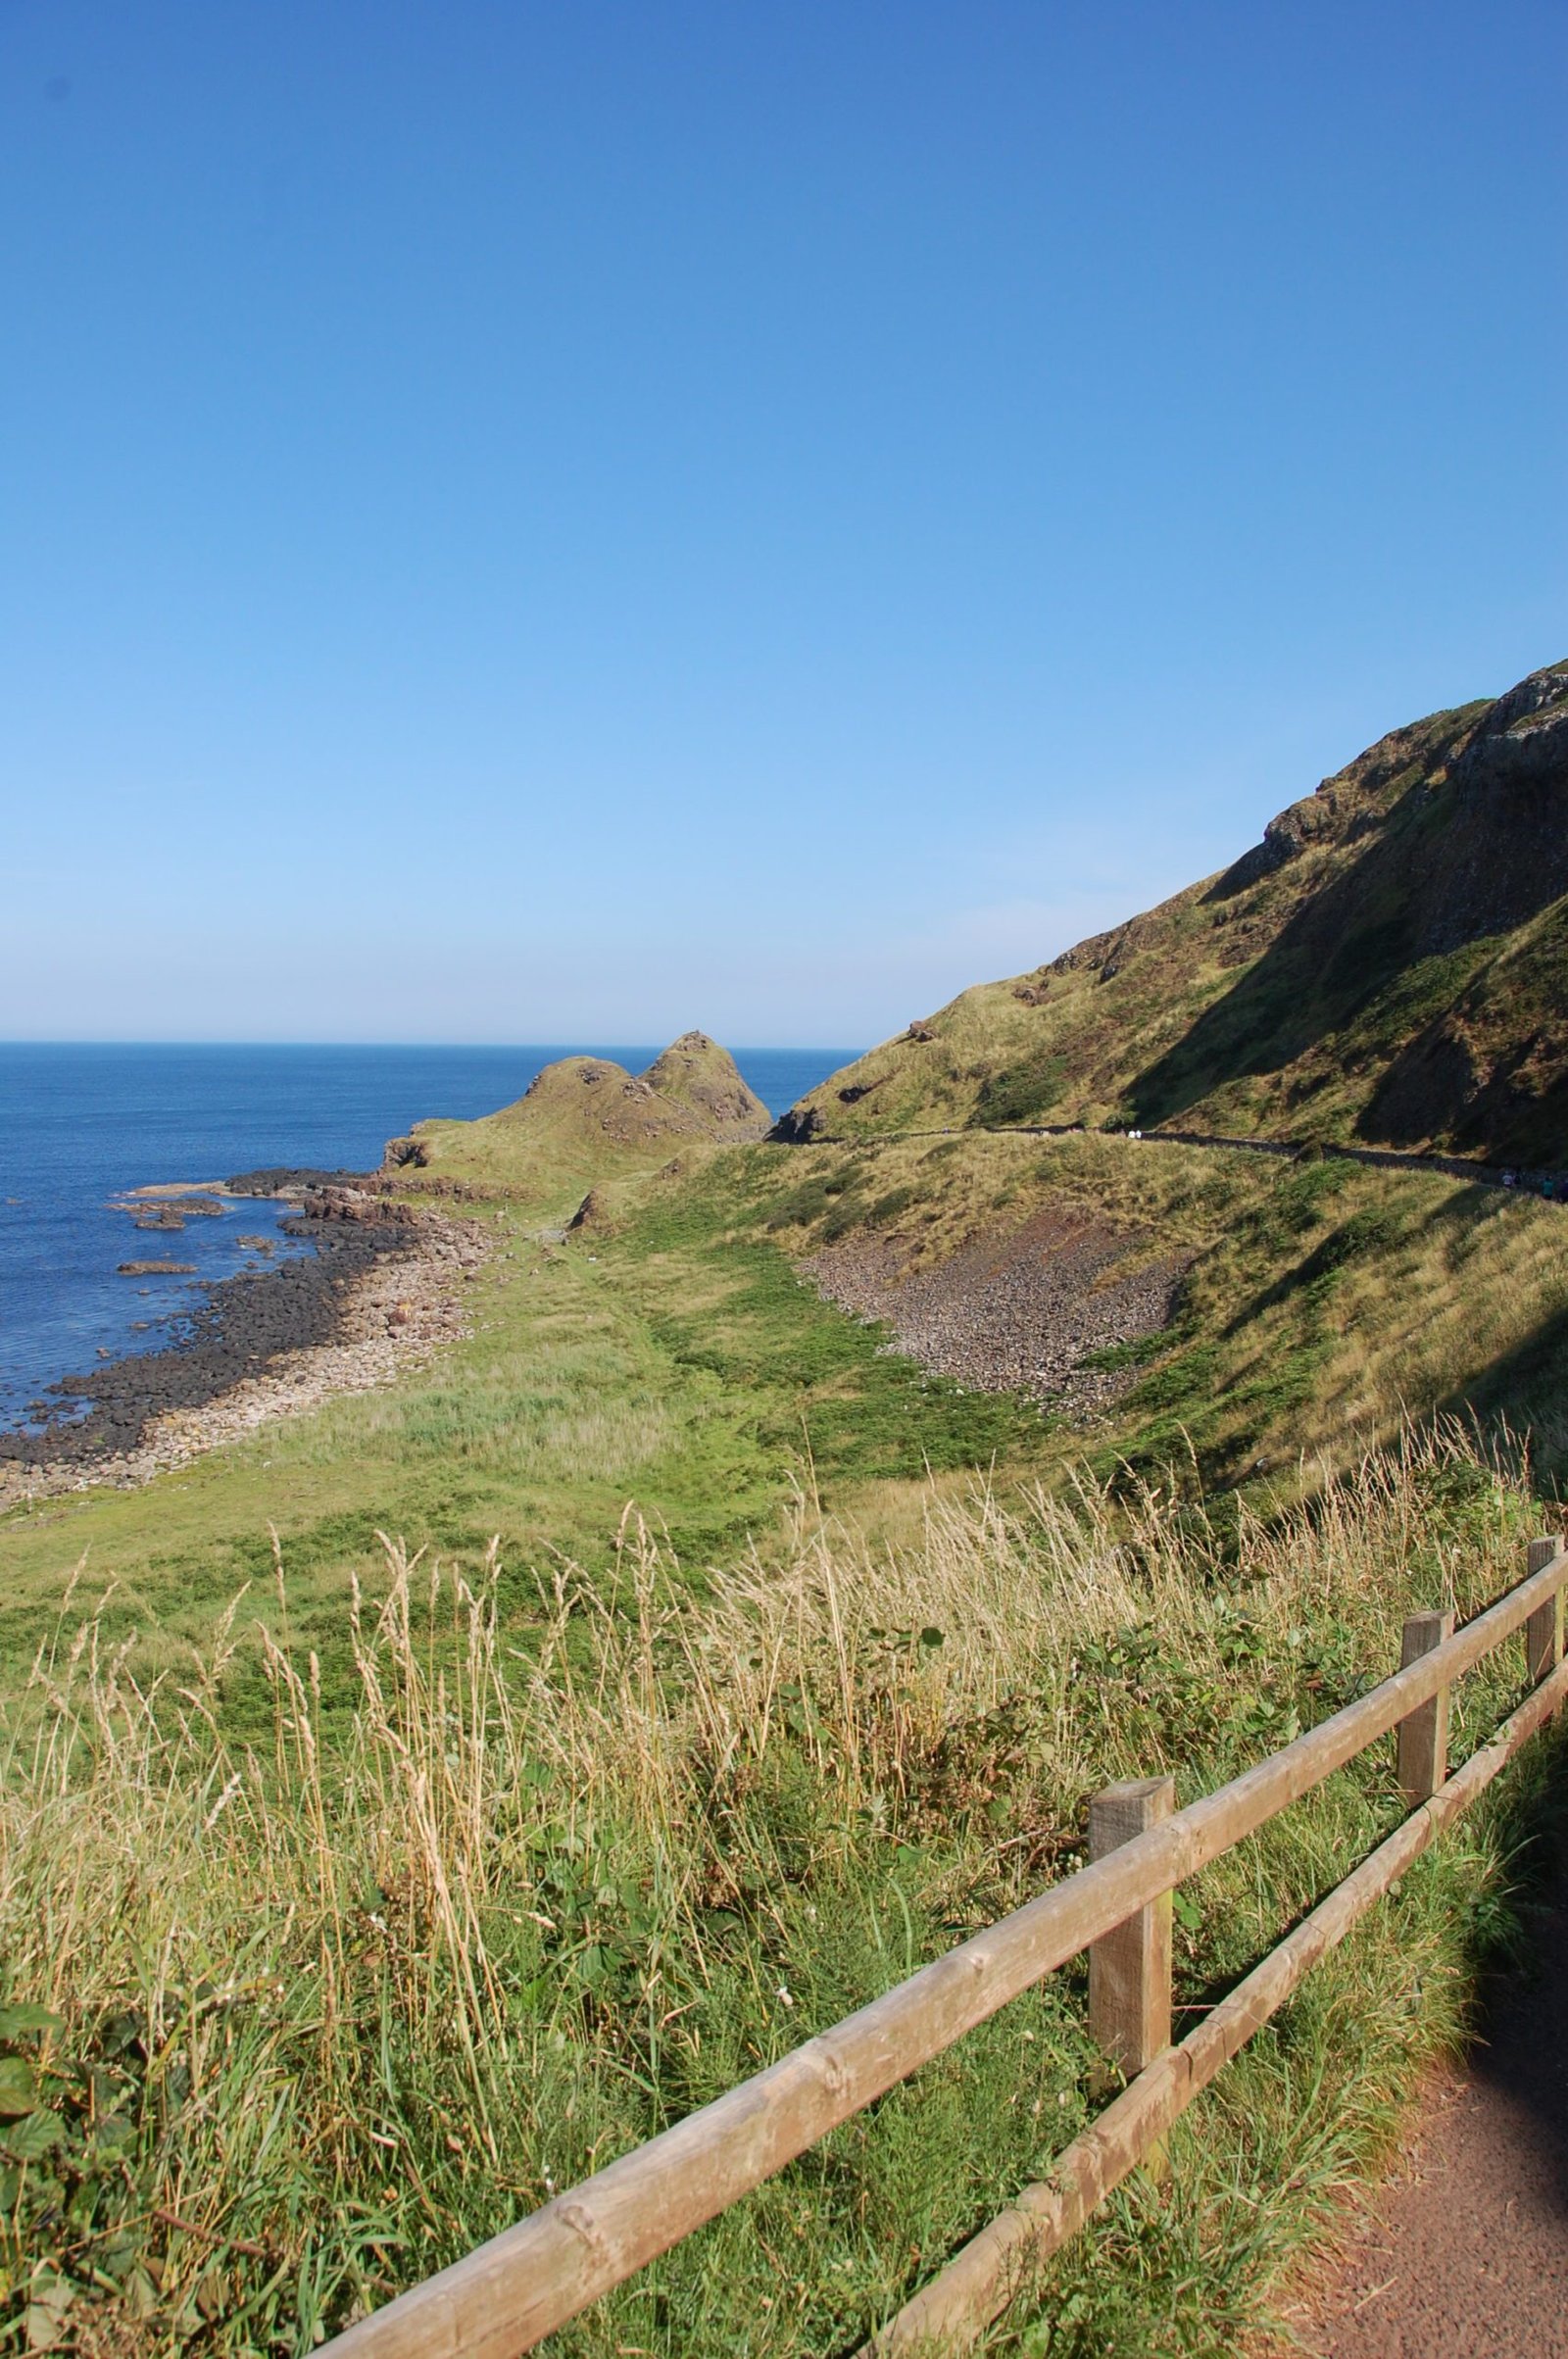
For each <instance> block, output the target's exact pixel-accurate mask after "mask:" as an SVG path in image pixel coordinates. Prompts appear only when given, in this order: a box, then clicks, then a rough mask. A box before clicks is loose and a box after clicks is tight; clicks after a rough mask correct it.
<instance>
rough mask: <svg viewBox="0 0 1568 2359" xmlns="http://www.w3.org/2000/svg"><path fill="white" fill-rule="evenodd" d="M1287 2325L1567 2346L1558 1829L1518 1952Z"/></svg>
mask: <svg viewBox="0 0 1568 2359" xmlns="http://www.w3.org/2000/svg"><path fill="white" fill-rule="evenodd" d="M1292 2324H1293V2325H1294V2326H1295V2328H1296V2331H1297V2333H1298V2334H1299V2335H1300V2338H1301V2343H1302V2346H1303V2348H1304V2349H1306V2350H1307V2351H1310V2352H1312V2353H1313V2354H1314V2359H1568V1840H1563V1839H1559V1841H1558V1843H1557V1845H1556V1858H1555V1871H1554V1874H1553V1876H1552V1878H1551V1880H1550V1882H1549V1884H1548V1887H1547V1891H1546V1905H1545V1907H1544V1913H1543V1916H1542V1919H1541V1922H1540V1926H1539V1932H1538V1938H1537V1940H1536V1941H1535V1943H1534V1945H1533V1952H1532V1955H1531V1957H1530V1959H1529V1961H1528V1963H1527V1964H1526V1965H1525V1967H1524V1968H1523V1969H1522V1970H1521V1971H1520V1972H1519V1973H1518V1974H1517V1975H1515V1976H1512V1977H1510V1978H1509V1979H1508V1980H1507V1981H1506V1982H1504V1983H1503V1984H1501V1985H1500V1986H1499V1987H1498V1989H1497V1990H1496V1992H1495V1996H1494V1999H1493V2001H1492V2004H1491V2007H1490V2010H1489V2014H1488V2017H1487V2020H1486V2021H1485V2024H1484V2026H1483V2037H1482V2038H1481V2039H1480V2040H1477V2042H1476V2045H1475V2047H1474V2049H1473V2050H1472V2052H1471V2054H1470V2056H1469V2058H1468V2059H1467V2061H1466V2064H1465V2066H1464V2068H1463V2069H1462V2070H1461V2071H1458V2072H1455V2073H1453V2074H1451V2075H1449V2076H1446V2077H1445V2078H1444V2079H1443V2080H1442V2081H1440V2082H1439V2083H1438V2084H1437V2086H1436V2087H1435V2088H1434V2089H1433V2090H1432V2092H1431V2094H1430V2097H1429V2101H1428V2103H1427V2105H1426V2107H1425V2110H1424V2112H1423V2114H1422V2116H1421V2117H1420V2119H1419V2121H1418V2124H1417V2135H1416V2137H1415V2138H1414V2139H1413V2140H1412V2143H1411V2148H1410V2151H1409V2154H1408V2155H1407V2157H1406V2159H1405V2163H1404V2166H1403V2168H1402V2169H1401V2170H1400V2171H1398V2172H1397V2175H1396V2177H1395V2178H1394V2180H1393V2181H1392V2183H1391V2184H1390V2185H1389V2186H1388V2187H1386V2188H1385V2189H1384V2190H1383V2191H1382V2193H1381V2194H1380V2195H1379V2197H1378V2198H1377V2201H1376V2204H1375V2207H1374V2210H1373V2212H1372V2214H1371V2216H1370V2217H1369V2218H1368V2220H1367V2221H1366V2223H1365V2224H1364V2227H1363V2230H1362V2233H1361V2235H1360V2236H1358V2237H1357V2238H1356V2239H1355V2241H1354V2242H1353V2243H1352V2244H1351V2246H1350V2248H1349V2250H1348V2253H1347V2254H1346V2255H1344V2256H1343V2260H1342V2264H1341V2272H1340V2274H1339V2276H1338V2277H1337V2278H1336V2279H1334V2280H1332V2281H1331V2283H1330V2284H1329V2285H1328V2286H1327V2287H1326V2288H1325V2290H1324V2292H1323V2294H1322V2296H1321V2297H1320V2298H1319V2299H1317V2300H1316V2301H1313V2302H1311V2303H1310V2304H1309V2305H1308V2311H1307V2315H1306V2316H1305V2317H1299V2318H1297V2319H1295V2320H1293V2321H1292Z"/></svg>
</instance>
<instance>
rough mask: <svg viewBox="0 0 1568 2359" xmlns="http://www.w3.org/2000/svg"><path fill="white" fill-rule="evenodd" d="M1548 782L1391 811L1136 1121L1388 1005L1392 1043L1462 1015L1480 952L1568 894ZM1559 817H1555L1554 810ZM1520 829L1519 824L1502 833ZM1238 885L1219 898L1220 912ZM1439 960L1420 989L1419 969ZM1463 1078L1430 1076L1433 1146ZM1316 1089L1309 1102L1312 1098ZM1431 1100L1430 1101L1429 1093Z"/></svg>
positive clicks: (1206, 1015)
mask: <svg viewBox="0 0 1568 2359" xmlns="http://www.w3.org/2000/svg"><path fill="white" fill-rule="evenodd" d="M1557 802H1560V797H1559V796H1557V794H1556V790H1555V788H1554V787H1553V786H1551V785H1550V784H1549V783H1548V784H1547V786H1546V787H1545V788H1544V789H1542V788H1540V787H1538V786H1536V785H1534V783H1533V784H1532V787H1531V788H1530V789H1529V790H1520V789H1518V788H1517V787H1515V786H1514V785H1513V783H1512V782H1504V783H1503V784H1502V785H1501V786H1500V787H1496V788H1494V787H1492V785H1491V783H1490V782H1485V783H1483V785H1482V786H1481V787H1479V788H1478V789H1477V790H1476V791H1474V792H1473V793H1466V794H1465V796H1464V797H1463V799H1462V800H1461V801H1460V802H1459V803H1458V804H1457V805H1456V804H1455V803H1454V801H1453V800H1452V796H1451V794H1449V793H1445V794H1444V795H1442V796H1436V797H1435V796H1434V794H1433V793H1432V791H1431V790H1430V789H1429V787H1428V785H1427V783H1426V781H1425V780H1424V779H1422V780H1418V781H1417V783H1416V784H1415V785H1413V786H1411V787H1409V788H1408V789H1407V790H1406V791H1405V793H1404V794H1403V795H1402V796H1401V797H1400V798H1399V800H1398V801H1397V803H1396V804H1395V805H1394V807H1393V809H1392V810H1391V811H1390V812H1389V813H1388V816H1387V818H1386V819H1385V820H1384V821H1383V823H1382V824H1381V825H1380V826H1379V828H1378V831H1377V834H1376V835H1375V837H1373V839H1372V840H1371V841H1370V842H1369V844H1368V846H1367V849H1366V850H1365V851H1364V852H1363V853H1362V854H1361V856H1360V857H1359V859H1357V860H1354V861H1353V862H1352V863H1351V865H1350V866H1349V867H1348V868H1347V869H1346V870H1345V871H1344V872H1343V873H1342V874H1341V875H1339V876H1337V877H1335V878H1333V879H1332V880H1331V881H1330V882H1329V883H1328V884H1326V885H1324V886H1323V887H1322V889H1321V890H1320V891H1319V892H1317V893H1314V894H1313V895H1311V897H1310V898H1309V899H1308V900H1307V901H1305V902H1304V903H1303V904H1302V906H1301V907H1300V908H1299V909H1298V910H1297V911H1296V913H1295V914H1294V916H1292V917H1290V918H1289V919H1288V920H1287V921H1286V923H1285V925H1284V926H1283V927H1282V928H1281V930H1280V932H1279V934H1278V935H1277V936H1276V937H1275V939H1274V941H1273V942H1272V943H1271V944H1270V946H1269V948H1268V949H1267V950H1266V951H1265V952H1264V953H1263V955H1262V957H1261V958H1259V959H1258V960H1257V961H1256V963H1255V964H1254V965H1252V966H1251V967H1250V968H1249V969H1248V970H1247V971H1246V973H1244V974H1243V976H1242V977H1241V979H1240V981H1239V982H1237V983H1236V984H1235V985H1234V986H1233V987H1232V989H1231V990H1230V991H1229V992H1227V994H1226V995H1225V997H1224V998H1223V999H1222V1000H1219V1001H1217V1002H1216V1003H1215V1004H1214V1005H1213V1006H1212V1007H1207V1008H1205V1009H1204V1010H1203V1012H1202V1013H1201V1015H1200V1016H1199V1017H1198V1018H1197V1019H1196V1021H1195V1022H1194V1023H1193V1024H1192V1025H1191V1026H1190V1027H1189V1028H1188V1030H1187V1032H1186V1033H1185V1034H1184V1035H1183V1037H1182V1038H1181V1039H1180V1040H1179V1041H1177V1042H1176V1044H1175V1045H1174V1046H1173V1047H1172V1048H1171V1049H1169V1050H1167V1051H1166V1052H1165V1054H1164V1055H1163V1056H1162V1057H1157V1058H1156V1059H1155V1061H1154V1062H1153V1063H1152V1064H1151V1065H1149V1066H1147V1067H1146V1069H1145V1070H1144V1071H1143V1072H1142V1073H1141V1074H1140V1075H1139V1076H1138V1078H1137V1080H1136V1081H1135V1082H1134V1083H1133V1084H1132V1086H1131V1088H1130V1089H1129V1091H1128V1092H1127V1103H1128V1106H1129V1108H1130V1112H1131V1117H1132V1119H1133V1121H1134V1122H1135V1123H1137V1124H1140V1125H1148V1126H1150V1127H1152V1126H1153V1125H1154V1124H1156V1123H1160V1122H1169V1121H1172V1120H1174V1119H1175V1118H1177V1117H1178V1116H1179V1115H1181V1114H1184V1113H1186V1112H1188V1111H1189V1110H1190V1109H1191V1108H1192V1107H1193V1106H1196V1105H1198V1104H1199V1103H1200V1102H1201V1100H1202V1099H1204V1098H1206V1097H1207V1096H1208V1095H1209V1094H1210V1093H1211V1092H1212V1091H1214V1090H1217V1089H1220V1088H1222V1087H1223V1086H1224V1085H1225V1084H1226V1083H1227V1082H1234V1081H1239V1080H1243V1079H1247V1078H1258V1077H1262V1076H1265V1075H1270V1074H1276V1073H1279V1072H1282V1071H1283V1070H1284V1069H1285V1068H1286V1067H1287V1066H1288V1065H1290V1064H1293V1063H1294V1062H1296V1061H1297V1059H1299V1058H1300V1057H1303V1056H1305V1055H1306V1053H1307V1052H1308V1051H1309V1050H1311V1049H1313V1048H1315V1047H1317V1046H1318V1045H1319V1044H1320V1043H1322V1042H1323V1041H1324V1040H1325V1039H1326V1038H1327V1037H1328V1036H1329V1035H1331V1034H1334V1033H1340V1032H1343V1031H1344V1030H1345V1029H1346V1028H1347V1026H1348V1025H1349V1024H1351V1023H1352V1022H1353V1021H1354V1019H1355V1018H1356V1017H1357V1016H1358V1015H1360V1014H1361V1013H1362V1012H1363V1010H1365V1009H1367V1008H1368V1007H1370V1006H1371V1004H1372V1003H1373V1002H1374V1001H1376V1000H1377V999H1379V998H1380V996H1382V995H1384V994H1387V993H1391V992H1392V993H1397V992H1398V987H1399V985H1400V983H1401V979H1403V978H1406V977H1407V976H1408V977H1409V981H1408V983H1407V986H1406V988H1405V990H1404V992H1403V993H1402V994H1400V995H1399V998H1398V1004H1397V1007H1395V1008H1393V1009H1391V1010H1390V1029H1391V1031H1393V1032H1394V1033H1395V1034H1396V1035H1397V1039H1396V1040H1390V1041H1389V1042H1387V1043H1386V1044H1385V1043H1375V1042H1369V1043H1368V1047H1369V1049H1371V1050H1372V1051H1373V1052H1374V1054H1376V1053H1377V1052H1378V1051H1381V1053H1382V1055H1387V1054H1388V1051H1389V1049H1391V1048H1394V1047H1396V1046H1397V1045H1399V1044H1402V1043H1403V1042H1406V1041H1408V1040H1409V1039H1410V1037H1411V1035H1412V1034H1413V1033H1418V1032H1420V1031H1421V1030H1422V1029H1423V1027H1424V1026H1425V1025H1426V1024H1427V1023H1429V1022H1430V1020H1431V1019H1432V1018H1433V1017H1434V1016H1436V1015H1438V1014H1440V1013H1441V1012H1442V1010H1443V1009H1444V1008H1445V1007H1447V1006H1448V1005H1450V1004H1451V1002H1452V1000H1453V999H1454V997H1455V996H1456V995H1457V993H1458V992H1459V991H1461V990H1462V989H1463V988H1464V985H1465V984H1466V983H1467V982H1468V980H1469V979H1470V976H1471V975H1472V973H1473V972H1474V971H1475V969H1476V967H1477V965H1478V964H1479V963H1480V953H1479V950H1478V948H1477V947H1476V946H1479V945H1480V944H1481V943H1483V942H1485V941H1487V940H1489V939H1491V938H1493V937H1495V936H1496V935H1498V934H1499V933H1506V932H1509V931H1511V930H1512V929H1513V928H1515V927H1517V926H1519V925H1522V924H1524V923H1525V922H1526V921H1527V920H1528V919H1530V918H1532V917H1534V916H1536V915H1537V914H1539V912H1540V911H1541V910H1542V909H1545V908H1547V907H1548V906H1549V905H1550V904H1551V903H1552V902H1553V901H1556V900H1558V899H1560V898H1561V896H1562V895H1563V893H1564V891H1565V890H1568V835H1565V832H1564V830H1563V829H1562V827H1561V823H1560V811H1559V810H1557V809H1556V808H1555V804H1556V803H1557ZM1548 805H1549V806H1552V808H1549V809H1548ZM1505 822H1509V823H1505ZM1237 889H1238V888H1237V886H1236V883H1235V872H1234V871H1233V872H1232V873H1231V875H1230V876H1227V877H1222V878H1221V879H1220V880H1219V882H1218V883H1217V884H1215V885H1213V886H1211V887H1210V889H1209V892H1208V895H1207V897H1206V898H1207V899H1208V900H1210V901H1216V902H1217V901H1221V900H1224V899H1227V898H1229V897H1230V896H1231V894H1232V893H1233V892H1234V891H1235V890H1237ZM1423 960H1434V961H1436V964H1435V967H1434V969H1433V970H1432V971H1430V972H1429V973H1428V974H1426V975H1424V976H1421V977H1413V976H1410V970H1411V969H1412V968H1414V967H1416V966H1417V965H1419V964H1420V963H1421V962H1422V961H1423ZM1460 1079H1461V1075H1460V1072H1459V1070H1458V1068H1457V1065H1455V1066H1454V1067H1453V1069H1449V1068H1448V1067H1447V1066H1445V1065H1444V1063H1443V1061H1442V1060H1441V1059H1436V1060H1435V1061H1434V1063H1433V1066H1432V1069H1431V1071H1430V1073H1429V1074H1428V1075H1426V1076H1424V1080H1425V1082H1426V1084H1427V1086H1428V1087H1429V1088H1430V1090H1431V1092H1432V1093H1433V1102H1429V1103H1426V1104H1425V1105H1424V1106H1423V1109H1422V1110H1423V1114H1424V1117H1425V1119H1426V1121H1427V1123H1428V1135H1432V1133H1434V1132H1436V1131H1438V1130H1440V1129H1442V1128H1443V1127H1445V1124H1446V1120H1448V1119H1452V1118H1453V1116H1455V1115H1457V1112H1458V1106H1457V1103H1455V1104H1454V1105H1453V1106H1451V1108H1450V1107H1449V1101H1450V1100H1453V1099H1454V1097H1455V1092H1456V1090H1457V1087H1458V1085H1459V1082H1460ZM1311 1088H1312V1084H1311V1081H1310V1079H1308V1080H1306V1081H1305V1083H1304V1086H1303V1087H1302V1089H1301V1090H1300V1092H1299V1100H1305V1099H1306V1098H1308V1097H1309V1096H1310V1094H1311ZM1423 1096H1425V1091H1423Z"/></svg>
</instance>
